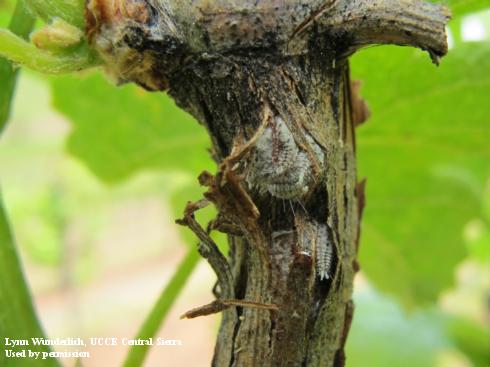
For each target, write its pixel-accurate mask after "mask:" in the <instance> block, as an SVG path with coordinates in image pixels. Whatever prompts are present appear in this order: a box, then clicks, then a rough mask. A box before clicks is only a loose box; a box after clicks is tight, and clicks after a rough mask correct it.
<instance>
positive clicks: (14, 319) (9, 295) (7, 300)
mask: <svg viewBox="0 0 490 367" xmlns="http://www.w3.org/2000/svg"><path fill="white" fill-rule="evenodd" d="M0 269H1V276H0V339H1V340H2V349H13V350H14V351H16V352H21V351H22V350H24V348H22V347H15V348H9V347H6V346H5V344H4V340H5V339H4V338H11V339H28V340H30V338H36V337H38V338H43V337H44V334H43V331H42V329H41V326H40V324H39V322H38V320H37V318H36V313H35V311H34V308H33V305H32V301H31V297H30V294H29V289H28V288H27V284H26V283H25V280H24V275H23V274H22V270H21V264H20V260H19V257H18V255H17V250H16V246H15V244H14V240H13V236H12V232H11V230H10V226H9V223H8V220H7V215H6V212H5V209H4V207H3V204H2V200H1V197H0ZM29 349H31V350H33V351H36V352H50V348H49V347H47V346H34V345H31V346H29ZM0 366H7V367H31V366H32V367H34V366H40V367H59V364H58V362H57V360H56V359H54V358H47V359H42V360H34V359H29V358H27V359H25V358H15V359H9V360H8V361H7V360H6V356H5V352H4V350H2V353H0Z"/></svg>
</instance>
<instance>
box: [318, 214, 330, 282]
mask: <svg viewBox="0 0 490 367" xmlns="http://www.w3.org/2000/svg"><path fill="white" fill-rule="evenodd" d="M333 257H334V251H333V244H332V241H331V239H330V237H329V233H328V228H327V225H326V224H320V223H319V224H318V225H317V236H316V273H317V276H318V277H319V278H320V280H324V279H330V276H331V275H332V274H331V272H332V265H333Z"/></svg>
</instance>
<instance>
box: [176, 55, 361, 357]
mask: <svg viewBox="0 0 490 367" xmlns="http://www.w3.org/2000/svg"><path fill="white" fill-rule="evenodd" d="M326 52H331V51H330V50H326ZM320 55H321V54H320V53H318V54H314V55H309V56H306V57H303V56H301V57H293V58H285V59H276V58H272V57H268V56H267V55H262V57H257V54H256V55H255V57H254V58H251V57H239V58H237V57H234V56H231V57H227V58H220V59H218V60H212V61H204V62H202V63H200V64H199V65H198V66H196V67H195V68H193V69H191V70H189V71H188V72H187V73H185V74H184V75H180V76H179V78H178V80H176V83H175V84H174V85H175V87H174V88H172V89H171V91H170V93H171V94H172V96H173V97H174V98H175V99H176V101H177V102H178V103H179V104H180V105H181V106H183V107H184V108H186V109H187V110H189V111H192V113H193V114H194V115H195V116H196V117H197V118H198V120H199V121H202V122H203V124H204V125H205V126H206V128H207V129H208V131H209V132H210V135H211V136H212V139H213V147H214V151H215V152H216V159H217V161H218V162H223V161H224V160H226V159H227V157H229V156H230V154H233V153H232V151H234V150H235V151H236V150H239V149H240V148H241V146H240V145H238V146H234V144H236V143H235V141H236V139H235V137H236V136H243V138H242V139H241V140H242V141H243V142H247V141H250V140H251V139H253V135H254V134H255V132H256V131H257V129H259V126H260V125H261V123H263V121H264V120H265V121H267V119H272V118H273V116H274V115H280V116H281V117H282V118H283V119H284V121H289V122H292V121H300V122H301V124H300V125H299V126H295V125H294V124H293V123H291V125H292V126H295V128H296V129H297V130H298V132H299V134H303V135H304V134H305V133H308V132H307V130H304V129H306V127H307V128H308V129H309V130H308V131H314V130H316V131H319V132H321V133H319V134H318V135H322V134H323V135H324V137H325V140H324V143H323V145H322V150H323V153H324V164H323V165H322V167H321V169H322V172H321V174H320V175H319V178H318V179H317V182H316V185H315V187H314V188H313V190H312V192H311V193H310V194H309V195H306V196H304V197H301V198H277V197H274V196H273V195H271V194H269V193H265V194H262V193H260V192H257V190H247V188H246V187H247V186H246V185H245V188H242V187H241V186H243V181H242V180H241V178H240V177H239V174H235V173H234V172H233V171H231V172H226V170H228V167H227V166H226V165H222V166H221V167H222V173H221V174H222V175H226V177H224V179H223V177H221V178H220V179H219V180H216V179H213V180H212V182H210V183H209V182H208V185H210V186H211V187H210V191H209V192H208V193H207V194H206V196H207V198H209V200H210V201H212V202H214V203H215V204H216V206H217V207H218V209H219V212H220V216H219V218H218V220H217V221H215V222H214V223H213V224H214V226H213V227H215V228H218V229H222V230H223V231H228V232H232V233H229V244H230V259H229V261H230V264H231V278H232V285H231V288H232V292H233V293H232V294H227V295H226V298H228V297H230V296H232V297H233V298H237V299H240V300H241V299H243V300H247V301H253V302H256V303H259V304H270V305H276V306H277V310H266V309H260V308H253V307H237V308H232V309H228V310H226V311H224V312H225V316H224V317H223V320H222V325H221V329H220V335H219V337H218V344H217V347H216V352H215V357H214V365H216V366H301V365H308V366H328V365H333V364H332V362H333V361H334V360H335V361H337V362H335V363H336V365H337V366H340V365H342V363H343V362H342V361H343V359H344V355H343V346H344V343H345V338H346V336H347V333H348V329H349V325H350V321H351V319H352V312H353V306H352V302H351V293H352V282H353V277H354V273H355V269H356V265H355V257H356V252H357V251H356V248H357V239H358V233H359V216H360V210H359V205H358V203H359V202H362V197H361V198H360V200H359V198H358V196H359V195H362V190H357V185H356V183H357V181H356V163H355V141H354V124H353V120H352V113H351V105H350V93H349V88H350V85H349V80H348V66H347V63H346V62H341V63H339V64H337V65H335V66H333V65H332V64H331V63H330V64H328V63H325V62H324V59H323V57H321V56H320ZM323 55H325V54H323ZM217 70H218V71H222V70H226V72H225V73H223V74H221V75H220V76H217V75H216V71H217ZM192 80H193V81H194V82H192V83H190V82H191V81H192ZM196 80H198V81H199V82H198V83H196V82H195V81H196ZM264 114H265V116H264ZM293 128H294V127H292V128H291V129H293ZM239 144H240V143H239ZM268 163H269V164H271V165H274V164H275V162H274V161H271V162H268ZM219 181H222V182H225V183H224V185H222V187H220V184H221V183H220V182H219ZM254 206H255V208H254ZM237 207H238V208H237ZM226 224H228V225H229V226H231V227H232V228H234V229H235V230H234V231H233V229H231V230H230V229H229V228H227V227H226ZM322 227H323V228H325V231H326V235H325V234H323V235H322ZM227 229H228V230H227ZM321 241H324V242H325V241H330V242H331V244H332V245H333V248H334V251H333V256H332V259H331V265H330V270H329V273H330V274H329V278H328V279H326V278H324V279H320V278H319V276H318V271H317V267H316V265H317V261H316V259H317V256H316V252H317V251H319V247H320V246H323V245H325V244H320V243H319V242H321Z"/></svg>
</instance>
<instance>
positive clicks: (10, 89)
mask: <svg viewBox="0 0 490 367" xmlns="http://www.w3.org/2000/svg"><path fill="white" fill-rule="evenodd" d="M34 22H35V18H33V17H32V16H31V15H30V14H29V12H28V11H27V9H26V7H25V4H24V1H23V0H20V1H19V2H18V3H17V6H16V8H15V11H14V14H13V15H12V19H11V21H10V25H9V29H10V30H11V31H12V33H14V34H17V35H19V36H20V37H22V38H26V37H27V36H28V35H29V33H30V32H31V30H32V27H33V26H34ZM17 75H18V69H15V68H14V67H13V66H12V64H11V63H10V62H9V61H7V60H5V59H3V58H1V57H0V85H1V86H2V87H1V88H0V133H1V132H2V130H3V128H4V127H5V124H6V123H7V120H8V118H9V115H10V107H11V100H12V96H13V93H14V88H15V82H16V80H17Z"/></svg>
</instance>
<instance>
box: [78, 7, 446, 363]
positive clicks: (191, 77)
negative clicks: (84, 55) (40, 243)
mask: <svg viewBox="0 0 490 367" xmlns="http://www.w3.org/2000/svg"><path fill="white" fill-rule="evenodd" d="M86 10H87V12H86V20H87V36H88V38H89V40H90V42H91V45H92V46H93V47H94V48H95V49H96V50H97V51H98V52H99V55H100V57H101V58H102V59H103V60H104V61H105V63H106V70H107V72H108V74H109V75H111V76H112V77H113V78H114V79H115V80H117V81H118V82H120V83H124V82H134V83H137V84H139V85H141V86H143V87H144V88H146V89H148V90H153V91H159V90H166V91H168V92H169V93H170V95H171V96H172V97H173V98H174V99H175V100H176V102H177V104H178V105H179V106H181V107H182V108H183V109H185V110H187V111H188V112H190V113H191V114H192V115H193V116H195V117H196V119H197V120H198V121H199V122H200V123H201V124H203V125H204V126H205V128H206V129H207V131H208V132H209V135H210V137H211V140H212V145H213V148H212V152H213V156H214V158H215V160H216V162H217V163H218V166H219V169H218V172H217V173H216V174H215V175H211V174H209V173H203V174H202V175H201V177H200V181H201V184H203V185H205V186H207V187H208V188H209V190H208V191H207V193H206V194H205V197H206V199H205V200H202V201H200V202H198V203H193V204H189V205H188V207H187V209H186V213H185V217H184V219H183V220H182V221H181V223H182V224H185V225H187V226H189V227H190V228H191V229H192V230H193V231H194V232H195V233H196V234H197V236H198V237H199V239H200V241H201V242H200V245H199V251H200V253H201V254H202V255H203V257H205V258H206V259H207V260H208V261H209V263H210V265H211V266H212V267H213V269H214V270H215V272H216V273H217V276H218V285H219V286H218V287H217V289H216V292H215V293H216V296H217V298H218V299H217V301H216V302H214V303H213V304H211V305H208V306H207V307H203V308H201V309H198V310H196V311H192V312H191V313H190V314H189V315H191V314H192V315H193V316H196V315H200V314H201V315H203V314H206V313H211V312H214V311H223V318H222V322H221V327H220V331H219V335H218V340H217V344H216V349H215V355H214V358H213V365H214V366H217V367H228V366H230V367H231V366H237V367H242V366H257V367H267V366H271V367H274V366H294V367H296V366H311V367H319V366H322V367H323V366H325V367H341V366H344V363H345V355H344V345H345V342H346V338H347V335H348V332H349V327H350V324H351V321H352V316H353V303H352V300H351V295H352V286H353V279H354V274H355V272H356V271H357V268H358V266H357V262H356V255H357V246H358V241H359V223H360V216H361V212H362V207H363V204H364V185H363V184H358V183H357V178H356V159H355V131H354V128H355V126H356V125H358V124H359V123H361V122H362V120H364V119H365V117H366V116H367V109H366V107H365V104H364V102H363V101H362V99H360V98H359V96H357V95H356V93H357V89H358V85H356V84H352V85H351V83H350V81H349V67H348V62H347V58H348V56H350V55H351V54H352V53H354V52H355V51H356V50H358V49H359V48H361V47H364V46H365V45H368V44H380V43H392V44H399V45H411V46H415V47H419V48H421V49H423V50H426V51H428V53H429V54H430V56H431V58H432V60H433V61H434V62H435V63H437V62H438V61H439V58H440V57H441V56H443V55H444V54H445V53H446V51H447V44H446V36H445V24H446V22H447V21H448V18H449V13H448V11H447V9H445V8H444V7H441V6H438V5H434V4H428V3H424V2H421V1H418V0H309V1H299V0H272V1H257V0H229V1H221V0H216V1H209V0H117V1H116V0H88V1H87V7H86ZM182 154H186V152H182ZM210 202H211V203H213V204H214V205H215V206H216V207H217V208H218V212H219V214H218V217H217V218H216V220H215V221H214V222H213V223H211V224H210V226H209V229H210V230H211V229H214V230H220V231H222V232H224V233H227V234H228V239H229V247H230V255H229V258H228V259H225V258H224V256H223V255H222V254H221V253H219V251H218V248H217V246H216V245H215V244H214V242H213V241H212V240H211V238H210V237H209V235H208V233H207V231H205V230H204V229H203V228H201V227H200V225H199V224H198V223H197V222H196V221H195V219H194V212H195V211H196V210H199V209H200V208H202V207H203V206H205V205H207V204H208V203H210Z"/></svg>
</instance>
